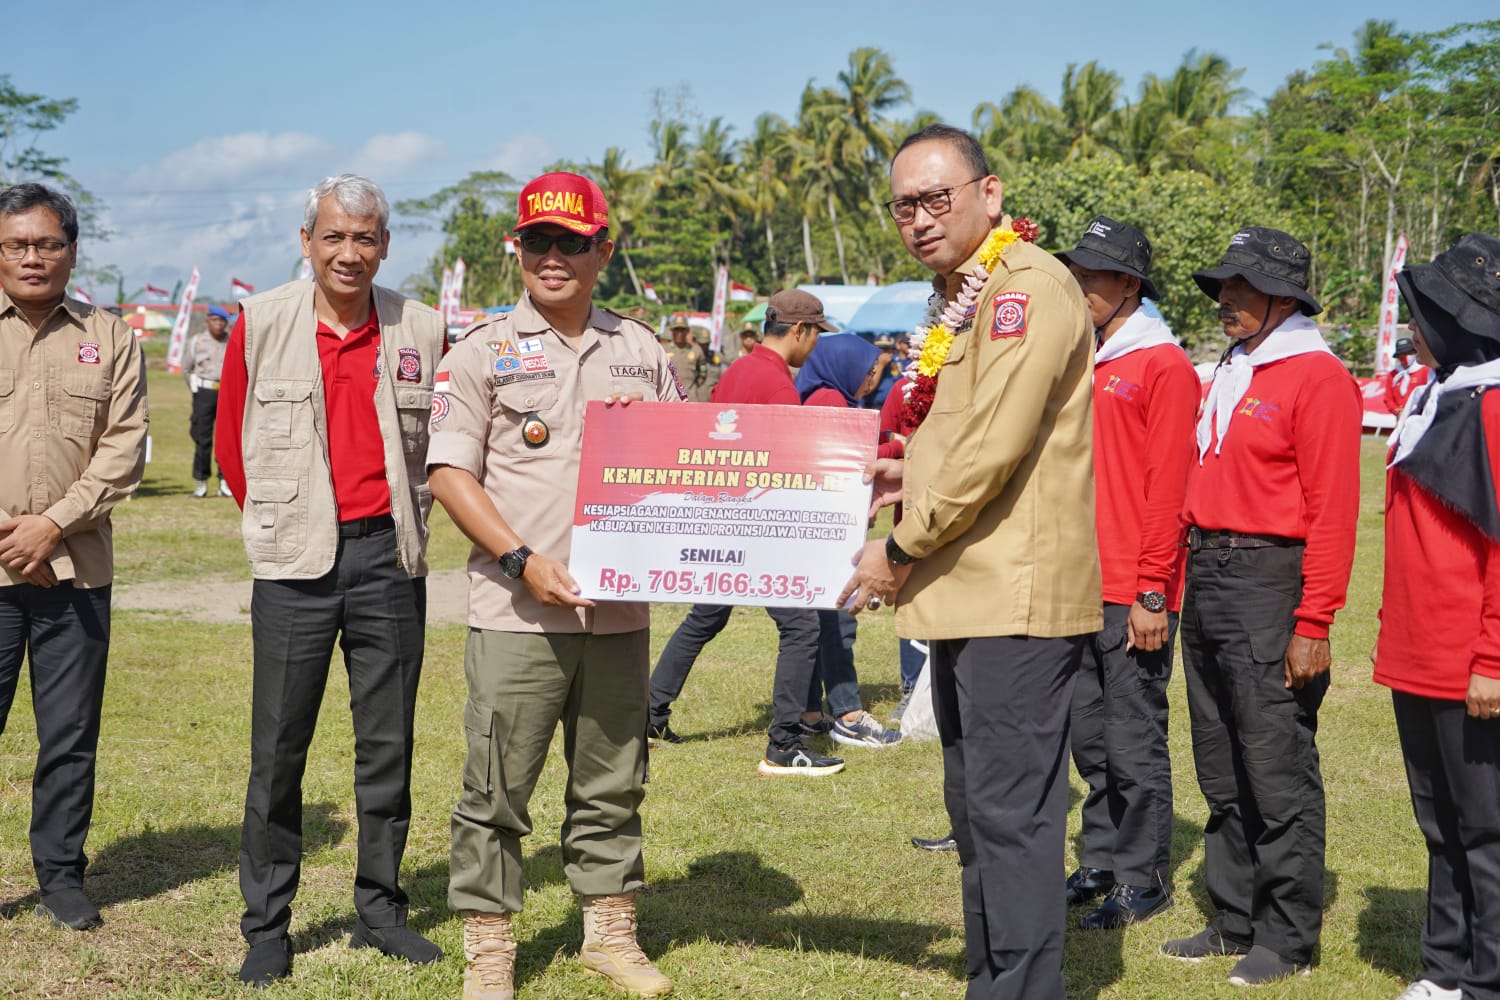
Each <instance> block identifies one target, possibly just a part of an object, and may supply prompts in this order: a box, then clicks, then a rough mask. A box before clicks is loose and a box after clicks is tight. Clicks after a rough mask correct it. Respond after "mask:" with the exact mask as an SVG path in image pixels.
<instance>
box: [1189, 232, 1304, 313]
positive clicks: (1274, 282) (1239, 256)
mask: <svg viewBox="0 0 1500 1000" xmlns="http://www.w3.org/2000/svg"><path fill="white" fill-rule="evenodd" d="M1311 265H1312V254H1310V253H1308V251H1307V247H1305V246H1303V245H1302V243H1301V242H1300V241H1298V240H1297V239H1296V238H1295V237H1293V236H1291V235H1289V234H1287V233H1283V232H1282V231H1281V230H1279V229H1267V228H1265V227H1264V226H1245V227H1244V228H1242V229H1241V230H1240V231H1239V232H1237V233H1235V234H1234V237H1233V238H1232V239H1231V240H1230V241H1229V249H1228V250H1225V251H1224V259H1223V260H1222V261H1220V262H1219V266H1218V267H1216V268H1214V269H1213V270H1212V271H1194V272H1193V280H1194V281H1196V282H1197V283H1198V287H1199V288H1201V289H1203V294H1204V295H1207V296H1208V297H1209V298H1211V299H1213V300H1214V301H1215V302H1217V301H1218V300H1219V288H1220V286H1222V285H1223V284H1224V279H1225V278H1232V277H1241V278H1244V279H1245V280H1246V281H1248V282H1250V284H1251V285H1252V286H1253V287H1254V288H1255V290H1256V291H1257V292H1260V293H1261V294H1262V295H1271V296H1277V295H1290V296H1291V297H1292V298H1294V299H1296V300H1297V301H1298V302H1300V303H1302V306H1301V309H1302V313H1303V315H1306V316H1316V315H1317V314H1318V313H1320V312H1322V311H1323V307H1322V306H1320V305H1318V300H1317V299H1315V298H1313V296H1312V293H1311V292H1309V291H1308V290H1307V273H1308V269H1309V267H1310V266H1311Z"/></svg>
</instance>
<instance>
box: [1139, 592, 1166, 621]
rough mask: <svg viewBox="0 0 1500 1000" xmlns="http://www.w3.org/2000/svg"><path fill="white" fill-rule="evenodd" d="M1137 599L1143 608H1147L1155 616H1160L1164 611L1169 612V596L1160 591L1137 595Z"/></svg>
mask: <svg viewBox="0 0 1500 1000" xmlns="http://www.w3.org/2000/svg"><path fill="white" fill-rule="evenodd" d="M1135 599H1136V601H1137V602H1138V603H1139V604H1140V606H1141V607H1143V608H1145V609H1146V610H1147V611H1149V612H1151V613H1152V614H1153V615H1159V614H1161V613H1162V612H1163V611H1165V610H1167V595H1166V594H1163V593H1162V592H1161V591H1159V590H1147V591H1143V592H1142V593H1139V594H1136V595H1135Z"/></svg>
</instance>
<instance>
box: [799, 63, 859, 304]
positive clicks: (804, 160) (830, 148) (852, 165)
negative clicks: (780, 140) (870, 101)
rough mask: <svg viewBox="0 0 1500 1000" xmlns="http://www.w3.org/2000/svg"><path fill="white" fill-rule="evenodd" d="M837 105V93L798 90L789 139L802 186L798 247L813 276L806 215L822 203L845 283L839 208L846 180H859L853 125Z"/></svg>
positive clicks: (844, 198) (846, 269)
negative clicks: (799, 102) (798, 101)
mask: <svg viewBox="0 0 1500 1000" xmlns="http://www.w3.org/2000/svg"><path fill="white" fill-rule="evenodd" d="M841 107H842V104H841V102H840V99H839V95H838V94H837V92H835V91H833V90H830V89H828V88H826V87H821V88H819V87H814V86H813V85H812V82H811V81H809V82H808V84H807V86H806V87H804V88H803V90H802V106H801V113H800V114H799V115H798V118H797V132H796V134H795V137H794V148H795V150H796V154H795V155H796V169H795V174H796V175H797V176H798V177H799V178H800V179H801V181H802V194H803V198H802V203H803V217H802V241H803V248H804V251H805V252H806V254H807V258H808V269H809V273H810V274H812V273H815V272H813V271H812V264H813V260H812V240H811V235H810V232H809V222H808V215H809V213H810V210H811V206H813V205H816V204H817V203H818V202H820V201H821V202H823V203H824V205H826V207H827V209H828V221H829V222H830V223H831V224H832V226H833V242H834V246H835V248H836V249H837V250H838V257H839V274H840V275H841V276H842V277H843V279H844V284H846V285H847V284H848V283H849V263H848V260H847V258H846V256H845V253H844V232H843V230H842V229H841V228H840V227H839V212H838V203H839V202H840V201H844V202H846V203H847V196H846V193H845V189H846V187H847V185H848V181H849V179H850V176H851V175H854V176H856V177H857V176H858V173H859V170H860V167H861V161H860V160H859V158H858V157H857V154H856V150H857V149H858V148H859V147H858V146H857V145H856V144H855V143H853V142H851V135H852V132H853V126H852V123H851V122H850V121H849V119H847V118H845V117H843V115H842V114H840V113H839V112H840V109H841Z"/></svg>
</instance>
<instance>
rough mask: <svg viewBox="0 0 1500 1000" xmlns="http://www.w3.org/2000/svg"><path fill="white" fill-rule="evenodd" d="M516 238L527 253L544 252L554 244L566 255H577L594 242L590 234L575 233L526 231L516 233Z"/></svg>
mask: <svg viewBox="0 0 1500 1000" xmlns="http://www.w3.org/2000/svg"><path fill="white" fill-rule="evenodd" d="M516 238H517V239H518V240H520V242H521V248H522V249H523V250H525V251H526V252H527V253H534V254H544V253H546V252H548V251H549V250H551V249H552V248H553V247H554V246H556V247H557V249H558V252H559V253H561V254H563V255H565V256H568V257H577V256H578V255H579V254H581V253H583V252H584V251H585V250H587V249H588V248H589V247H591V246H593V245H594V242H595V241H594V238H593V237H592V236H579V235H578V234H577V233H531V232H526V233H520V234H518V235H517V237H516Z"/></svg>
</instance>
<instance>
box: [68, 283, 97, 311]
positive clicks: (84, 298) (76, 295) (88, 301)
mask: <svg viewBox="0 0 1500 1000" xmlns="http://www.w3.org/2000/svg"><path fill="white" fill-rule="evenodd" d="M68 295H69V296H70V297H72V298H73V299H75V300H77V301H79V302H82V303H83V304H84V305H90V306H91V305H93V304H94V297H93V296H92V295H90V294H89V293H88V292H85V291H84V290H83V289H82V288H79V287H78V286H77V285H74V286H73V287H72V288H70V289H68Z"/></svg>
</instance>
